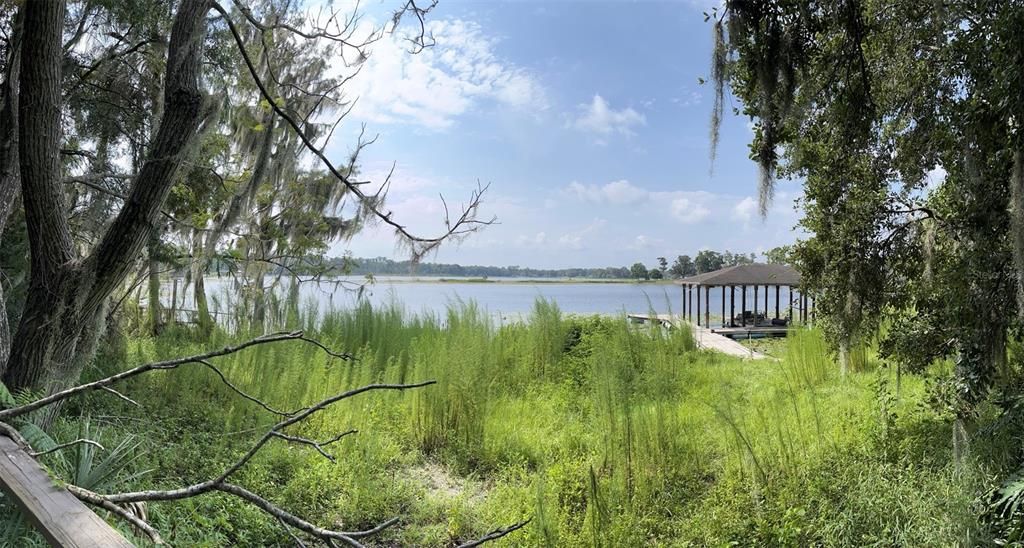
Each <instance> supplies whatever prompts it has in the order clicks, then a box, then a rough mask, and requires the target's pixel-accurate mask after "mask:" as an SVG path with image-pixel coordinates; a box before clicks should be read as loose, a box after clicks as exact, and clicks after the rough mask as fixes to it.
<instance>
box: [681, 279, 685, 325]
mask: <svg viewBox="0 0 1024 548" xmlns="http://www.w3.org/2000/svg"><path fill="white" fill-rule="evenodd" d="M680 316H682V317H683V319H684V320H685V319H686V284H683V310H682V312H681V313H680Z"/></svg>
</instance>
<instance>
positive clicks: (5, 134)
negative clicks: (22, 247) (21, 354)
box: [0, 10, 24, 370]
mask: <svg viewBox="0 0 1024 548" xmlns="http://www.w3.org/2000/svg"><path fill="white" fill-rule="evenodd" d="M23 13H24V12H23V10H18V13H17V14H15V16H14V24H13V29H12V31H11V38H10V44H11V57H10V59H8V60H7V74H6V75H5V77H4V81H3V84H0V101H2V103H0V238H2V237H3V235H4V230H5V229H6V228H7V220H8V219H9V218H10V216H11V211H13V210H14V206H15V200H17V198H18V187H19V186H20V182H21V181H20V179H19V175H20V173H19V169H20V168H19V167H18V82H19V74H20V67H21V47H20V46H21V25H22V23H21V21H22V15H23ZM10 353H11V329H10V326H9V325H8V324H7V301H6V299H5V297H4V286H3V283H2V282H0V370H2V369H3V367H4V364H6V363H7V357H8V356H9V355H10Z"/></svg>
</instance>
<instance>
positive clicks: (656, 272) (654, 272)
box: [647, 268, 665, 280]
mask: <svg viewBox="0 0 1024 548" xmlns="http://www.w3.org/2000/svg"><path fill="white" fill-rule="evenodd" d="M647 275H648V277H649V278H650V279H652V280H661V279H664V278H665V275H664V274H662V273H661V269H658V268H652V269H650V270H648V271H647Z"/></svg>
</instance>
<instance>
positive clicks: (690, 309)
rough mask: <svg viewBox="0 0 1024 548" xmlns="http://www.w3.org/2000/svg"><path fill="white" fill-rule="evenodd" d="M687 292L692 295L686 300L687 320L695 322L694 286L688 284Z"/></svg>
mask: <svg viewBox="0 0 1024 548" xmlns="http://www.w3.org/2000/svg"><path fill="white" fill-rule="evenodd" d="M686 291H687V292H689V293H690V298H689V299H687V300H686V304H687V306H688V308H687V309H686V320H687V321H691V322H692V321H693V285H692V284H686Z"/></svg>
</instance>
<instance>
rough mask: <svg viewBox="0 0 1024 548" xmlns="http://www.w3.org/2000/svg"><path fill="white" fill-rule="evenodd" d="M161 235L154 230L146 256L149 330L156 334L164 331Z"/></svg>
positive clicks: (147, 245) (147, 246)
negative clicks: (160, 256) (161, 304)
mask: <svg viewBox="0 0 1024 548" xmlns="http://www.w3.org/2000/svg"><path fill="white" fill-rule="evenodd" d="M159 246H160V235H159V233H158V232H157V231H156V230H154V231H153V233H152V234H151V235H150V237H149V242H148V243H147V244H146V258H147V260H148V266H149V276H148V278H149V279H148V280H147V282H148V283H149V299H148V300H149V310H148V312H149V314H148V321H149V325H148V327H149V332H150V334H152V335H154V336H156V335H159V334H160V332H161V331H163V310H162V308H161V306H160V261H159V260H158V258H157V254H158V253H159V251H158V248H159Z"/></svg>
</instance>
